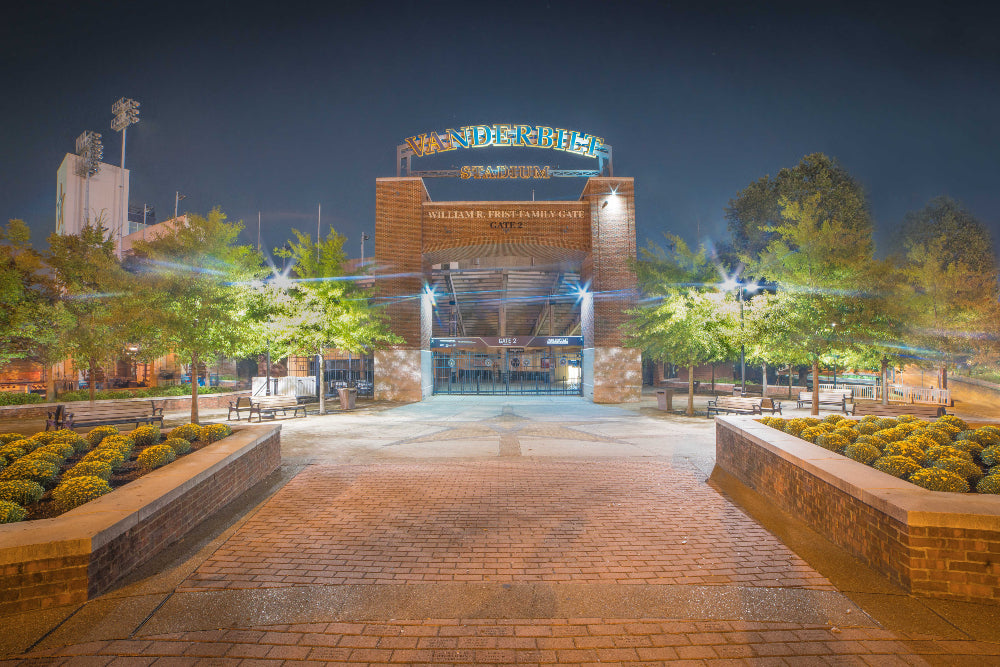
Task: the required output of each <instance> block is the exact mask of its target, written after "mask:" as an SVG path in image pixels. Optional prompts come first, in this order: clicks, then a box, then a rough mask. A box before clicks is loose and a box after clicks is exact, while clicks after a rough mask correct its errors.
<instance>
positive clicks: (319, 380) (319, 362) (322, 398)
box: [316, 348, 326, 415]
mask: <svg viewBox="0 0 1000 667" xmlns="http://www.w3.org/2000/svg"><path fill="white" fill-rule="evenodd" d="M316 391H317V392H318V393H319V413H320V414H321V415H325V414H326V387H324V386H323V348H320V349H319V354H317V355H316Z"/></svg>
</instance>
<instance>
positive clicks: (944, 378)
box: [938, 365, 948, 389]
mask: <svg viewBox="0 0 1000 667" xmlns="http://www.w3.org/2000/svg"><path fill="white" fill-rule="evenodd" d="M947 388H948V367H947V366H944V365H942V366H941V370H940V371H939V372H938V389H947Z"/></svg>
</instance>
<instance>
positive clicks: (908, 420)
mask: <svg viewBox="0 0 1000 667" xmlns="http://www.w3.org/2000/svg"><path fill="white" fill-rule="evenodd" d="M896 421H897V422H899V423H900V425H902V424H914V423H916V422H919V421H920V420H919V419H918V418H916V417H914V416H913V415H899V416H898V417H896Z"/></svg>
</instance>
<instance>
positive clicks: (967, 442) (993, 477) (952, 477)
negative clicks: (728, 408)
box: [758, 415, 1000, 494]
mask: <svg viewBox="0 0 1000 667" xmlns="http://www.w3.org/2000/svg"><path fill="white" fill-rule="evenodd" d="M758 421H759V422H761V423H762V424H766V425H768V426H770V427H771V428H775V429H778V430H779V431H784V432H785V433H789V434H791V435H794V436H796V437H799V438H801V439H803V440H805V441H807V442H811V443H813V444H816V445H819V446H820V447H822V448H824V449H828V450H830V451H832V452H837V453H838V454H843V455H844V456H846V457H847V458H849V459H852V460H854V461H858V462H859V463H864V464H865V465H870V466H871V467H873V468H875V469H876V470H881V471H882V472H884V473H887V474H890V475H892V476H893V477H898V478H900V479H905V480H907V481H909V482H911V483H913V484H916V485H917V486H920V487H923V488H925V489H928V490H930V491H951V492H957V493H967V492H969V491H977V492H979V493H992V494H997V493H1000V465H998V464H1000V428H997V427H996V426H992V425H988V426H983V427H981V428H975V429H970V428H969V425H968V424H966V423H965V422H964V421H963V420H961V419H959V418H958V417H955V416H954V415H944V416H942V417H938V419H937V420H935V421H924V420H921V419H917V418H916V417H912V416H908V415H903V416H900V417H877V416H873V415H871V416H867V417H865V418H863V419H861V420H860V421H855V420H853V419H847V418H845V417H842V416H841V415H829V416H828V417H826V418H825V419H822V420H820V419H816V418H814V417H809V418H796V419H783V418H781V417H764V418H762V419H759V420H758Z"/></svg>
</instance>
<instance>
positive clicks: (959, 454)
mask: <svg viewBox="0 0 1000 667" xmlns="http://www.w3.org/2000/svg"><path fill="white" fill-rule="evenodd" d="M939 459H965V460H966V461H968V462H970V463H971V462H972V454H970V453H969V452H966V451H963V450H961V449H959V448H958V447H952V446H951V445H937V446H935V447H931V448H930V449H928V450H927V460H928V461H937V460H939Z"/></svg>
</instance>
